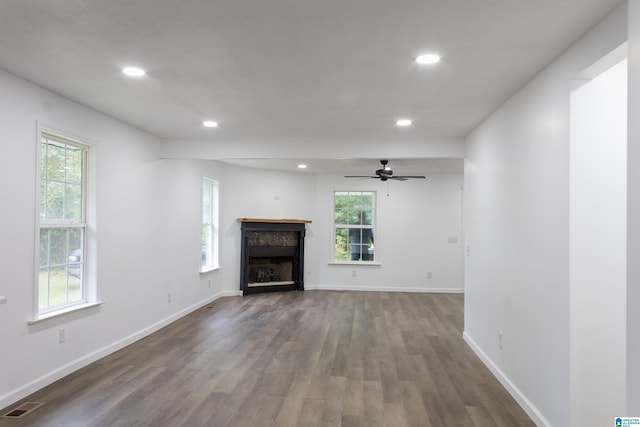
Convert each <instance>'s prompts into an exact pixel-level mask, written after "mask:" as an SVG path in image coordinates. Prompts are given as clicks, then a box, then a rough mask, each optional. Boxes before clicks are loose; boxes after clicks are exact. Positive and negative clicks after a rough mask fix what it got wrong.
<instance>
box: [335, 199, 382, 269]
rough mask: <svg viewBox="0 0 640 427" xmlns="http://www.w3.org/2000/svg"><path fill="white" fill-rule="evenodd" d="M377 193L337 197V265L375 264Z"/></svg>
mask: <svg viewBox="0 0 640 427" xmlns="http://www.w3.org/2000/svg"><path fill="white" fill-rule="evenodd" d="M374 224H375V192H365V191H348V192H343V191H336V192H335V193H334V227H335V241H334V258H335V260H336V261H373V259H374V241H373V236H374V231H375V226H374Z"/></svg>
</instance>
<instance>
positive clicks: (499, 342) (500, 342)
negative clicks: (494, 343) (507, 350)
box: [498, 331, 502, 350]
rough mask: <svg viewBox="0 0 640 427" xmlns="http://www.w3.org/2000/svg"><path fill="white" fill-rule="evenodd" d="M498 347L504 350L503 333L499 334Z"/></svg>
mask: <svg viewBox="0 0 640 427" xmlns="http://www.w3.org/2000/svg"><path fill="white" fill-rule="evenodd" d="M498 347H500V350H502V331H500V332H498Z"/></svg>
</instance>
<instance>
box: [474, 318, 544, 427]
mask: <svg viewBox="0 0 640 427" xmlns="http://www.w3.org/2000/svg"><path fill="white" fill-rule="evenodd" d="M462 338H463V339H464V341H465V342H466V343H467V344H468V345H469V347H470V348H471V350H472V351H473V352H474V353H475V354H476V356H478V358H479V359H480V360H481V361H482V363H484V364H485V366H486V367H487V368H489V370H490V371H491V373H492V374H493V375H494V376H495V377H496V379H497V380H498V381H500V384H502V386H503V387H504V388H505V389H506V390H507V392H508V393H509V394H510V395H511V397H513V398H514V399H515V401H516V402H518V405H520V406H521V407H522V409H524V411H525V412H526V413H527V415H529V417H530V418H531V419H532V420H533V422H534V423H535V424H536V425H537V426H543V427H552V426H551V423H549V421H547V420H546V418H545V417H544V416H543V415H542V413H541V412H540V411H539V410H538V408H536V407H535V406H534V405H533V403H531V401H530V400H529V399H527V397H526V396H525V395H524V393H523V392H522V391H520V389H518V387H516V386H515V385H514V384H513V383H512V382H511V380H510V379H509V377H507V376H506V375H505V374H504V372H502V371H501V370H500V368H498V366H497V365H496V364H495V363H493V361H492V360H491V359H490V358H489V356H487V354H486V353H485V352H484V351H482V349H481V348H480V346H478V344H476V342H475V341H474V340H473V338H471V336H470V335H469V334H468V333H467V332H466V331H465V332H463V333H462Z"/></svg>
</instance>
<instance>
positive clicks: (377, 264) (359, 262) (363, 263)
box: [328, 261, 382, 266]
mask: <svg viewBox="0 0 640 427" xmlns="http://www.w3.org/2000/svg"><path fill="white" fill-rule="evenodd" d="M328 264H329V265H374V266H380V265H382V264H381V263H379V262H374V261H329V263H328Z"/></svg>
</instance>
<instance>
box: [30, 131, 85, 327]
mask: <svg viewBox="0 0 640 427" xmlns="http://www.w3.org/2000/svg"><path fill="white" fill-rule="evenodd" d="M39 157H40V171H39V172H40V190H39V193H40V194H39V207H40V215H39V222H38V227H37V232H38V234H39V237H38V239H39V257H38V258H39V262H38V271H37V283H38V288H37V296H38V301H37V307H38V315H42V314H47V313H51V312H55V311H59V310H62V309H65V308H67V307H72V306H74V305H77V304H84V303H85V302H87V289H86V278H85V271H86V259H87V252H86V244H85V243H86V242H85V241H86V236H87V220H86V201H87V160H88V146H87V145H85V144H82V143H80V142H78V141H75V140H71V139H67V138H64V137H61V136H59V135H54V134H51V133H47V132H42V133H41V138H40V149H39Z"/></svg>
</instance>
